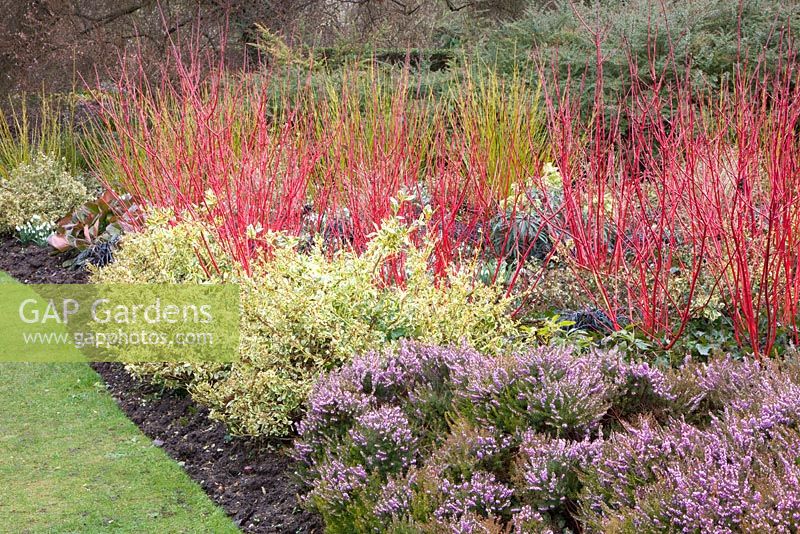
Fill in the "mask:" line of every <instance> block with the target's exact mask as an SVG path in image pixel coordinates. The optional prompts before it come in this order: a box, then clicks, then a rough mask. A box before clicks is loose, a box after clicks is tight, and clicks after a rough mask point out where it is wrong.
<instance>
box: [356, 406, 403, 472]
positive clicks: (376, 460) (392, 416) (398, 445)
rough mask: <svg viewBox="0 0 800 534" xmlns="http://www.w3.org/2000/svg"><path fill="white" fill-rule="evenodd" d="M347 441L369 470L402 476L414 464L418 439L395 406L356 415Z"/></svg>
mask: <svg viewBox="0 0 800 534" xmlns="http://www.w3.org/2000/svg"><path fill="white" fill-rule="evenodd" d="M350 439H351V440H352V441H353V445H354V446H355V448H356V450H357V451H358V452H357V455H358V457H359V459H360V460H361V462H362V463H363V465H364V466H365V467H366V468H367V469H368V470H370V471H380V472H382V473H401V472H403V471H404V470H406V469H408V468H409V467H411V466H413V465H415V464H416V454H417V443H416V441H417V440H416V437H415V436H414V434H413V433H412V431H411V428H410V425H409V422H408V419H407V418H406V416H405V415H404V414H403V411H402V410H400V408H398V407H397V406H383V407H381V408H378V409H376V410H373V411H371V412H367V413H365V414H363V415H361V416H359V417H358V418H357V419H356V422H355V426H353V428H351V429H350Z"/></svg>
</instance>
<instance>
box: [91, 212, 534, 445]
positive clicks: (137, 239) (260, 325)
mask: <svg viewBox="0 0 800 534" xmlns="http://www.w3.org/2000/svg"><path fill="white" fill-rule="evenodd" d="M173 219H174V217H173V214H172V213H171V212H169V211H163V210H162V211H155V212H153V213H151V214H150V215H149V217H148V223H147V226H146V228H145V230H144V231H142V232H136V233H132V234H126V235H125V236H124V238H123V241H122V246H121V248H120V251H119V252H118V253H117V255H116V261H115V262H114V263H112V264H110V265H109V266H107V267H105V268H102V269H96V268H93V269H92V270H93V273H94V274H93V281H95V282H140V283H145V282H147V283H182V282H194V283H203V282H231V283H238V284H239V285H240V288H241V295H242V318H241V324H240V328H241V333H240V335H241V337H240V339H241V345H240V357H239V359H238V360H237V361H236V362H235V363H234V364H231V365H223V364H218V365H200V366H198V365H189V364H146V365H141V364H137V365H131V366H129V367H130V369H131V370H132V371H134V372H135V373H138V374H143V375H150V376H152V377H153V378H155V379H157V380H159V381H162V382H166V383H167V384H169V385H172V386H180V387H185V388H187V389H188V390H189V391H190V392H191V394H192V395H193V397H194V398H195V399H196V400H198V401H199V402H200V403H202V404H205V405H207V406H209V407H210V409H211V414H212V416H213V417H215V418H217V419H220V420H222V421H224V422H225V423H226V424H227V425H228V426H229V428H230V430H231V431H232V432H233V433H236V434H247V435H254V436H285V435H286V434H288V433H289V432H290V430H291V428H292V425H293V422H294V421H295V420H296V419H297V418H298V417H299V416H300V415H301V410H302V404H303V402H304V400H305V398H306V395H307V393H308V391H309V390H310V388H311V386H312V384H313V383H314V381H315V380H316V379H317V377H318V376H319V375H320V373H323V372H327V371H330V370H333V369H336V368H338V367H340V366H341V365H342V364H344V363H346V362H348V361H349V360H350V358H351V356H352V355H353V354H355V353H358V352H363V351H367V350H371V349H377V348H379V347H386V346H392V345H394V344H396V343H397V342H398V341H399V340H401V339H408V338H410V339H419V340H423V341H426V342H429V343H441V344H450V343H462V342H464V343H468V344H470V345H472V346H476V347H479V348H480V349H481V350H484V351H487V352H497V351H500V350H501V349H503V348H504V347H506V346H509V345H510V344H512V343H514V342H516V341H517V339H516V336H517V335H518V334H519V332H518V331H517V327H516V324H515V322H514V320H513V319H512V318H511V317H510V315H509V314H508V308H509V301H508V299H507V298H506V297H504V295H503V292H502V289H501V288H499V287H498V286H487V285H483V284H475V283H474V281H473V279H472V276H471V274H470V271H466V270H465V271H451V272H450V274H449V276H448V277H447V279H446V280H444V281H440V282H439V283H438V284H437V283H435V282H434V279H433V275H432V274H431V273H430V271H429V269H428V261H429V258H430V254H431V248H430V246H425V245H423V246H417V245H414V244H413V240H412V239H411V233H412V232H413V231H414V228H415V227H414V225H407V224H404V223H402V222H401V221H400V220H399V219H390V220H389V221H386V223H385V224H384V225H383V227H381V229H379V230H378V231H377V232H376V233H375V234H374V236H373V238H372V239H371V241H370V244H369V246H368V248H367V250H366V251H365V252H364V253H363V254H356V253H354V252H352V251H349V250H345V249H342V250H338V251H336V252H328V251H326V250H324V249H323V248H322V246H321V245H317V246H311V247H309V246H308V244H307V241H303V240H300V239H298V238H292V237H289V236H286V235H285V234H278V233H269V232H263V233H260V234H259V238H261V239H265V240H269V244H268V248H269V250H270V251H271V253H270V255H269V256H268V257H265V258H264V259H263V261H261V262H259V263H258V264H257V265H254V266H253V273H252V275H246V274H245V273H243V272H241V269H237V268H236V267H234V266H233V265H232V264H231V263H227V262H224V260H223V258H226V257H227V256H226V255H225V254H224V252H223V251H221V250H220V247H219V245H218V243H217V242H216V241H215V239H214V237H213V236H214V234H213V233H212V232H210V231H208V230H207V229H206V227H205V226H204V225H203V224H201V223H198V222H192V221H187V220H184V221H182V222H177V221H175V220H173ZM397 270H401V271H402V273H403V275H402V278H403V283H402V284H395V283H388V282H386V281H384V280H383V278H384V274H386V273H390V272H397ZM387 278H389V277H387ZM364 424H366V425H367V427H365V428H364V429H363V431H364V432H365V433H366V434H365V435H364V438H363V439H364V440H365V441H364V446H365V447H368V448H369V447H372V446H373V445H370V443H372V442H371V441H370V440H371V439H372V438H371V437H369V436H371V435H372V434H370V433H369V431H368V423H367V422H365V423H364ZM367 434H369V436H367ZM375 446H377V445H375ZM387 454H389V453H388V452H387Z"/></svg>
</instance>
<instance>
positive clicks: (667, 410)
mask: <svg viewBox="0 0 800 534" xmlns="http://www.w3.org/2000/svg"><path fill="white" fill-rule="evenodd" d="M797 378H798V372H797V367H796V366H795V365H794V364H791V363H770V362H764V363H754V362H740V361H735V360H732V359H730V358H724V359H723V358H719V359H715V360H713V361H711V362H708V363H706V364H697V363H694V362H692V361H687V362H686V363H685V365H684V366H682V367H680V368H677V369H674V370H668V371H662V370H661V369H659V368H658V367H655V366H652V365H648V364H646V363H638V362H630V361H626V359H625V358H623V357H622V355H621V353H618V352H615V351H599V350H595V351H590V352H583V353H578V352H573V351H570V350H568V349H564V348H558V347H552V348H547V347H545V348H538V349H533V350H531V351H529V352H527V353H521V354H517V355H513V356H507V355H501V356H487V355H481V354H480V353H479V352H477V351H475V350H473V349H470V348H468V347H461V348H457V347H455V348H443V347H437V346H425V345H421V344H419V343H412V342H407V343H403V344H401V345H400V346H399V347H398V348H396V349H394V350H391V351H386V352H383V353H372V354H366V355H364V356H361V357H357V358H355V359H354V360H353V361H352V362H350V363H349V364H347V365H345V366H344V367H343V368H342V369H340V370H338V371H335V372H332V373H330V374H328V375H326V376H324V377H322V378H321V379H320V380H319V381H318V382H317V383H316V385H315V386H314V388H313V390H312V392H311V394H310V395H309V399H308V404H307V413H306V416H305V418H304V419H303V421H302V422H301V423H300V425H299V427H298V430H299V438H298V440H297V442H296V444H295V456H296V458H297V459H298V461H299V463H298V466H299V470H298V472H299V474H300V475H301V477H302V478H303V479H304V480H305V482H306V483H307V484H308V485H309V492H308V494H307V500H306V502H307V504H308V505H309V506H311V507H312V508H313V509H315V510H317V511H319V512H320V513H321V515H322V517H323V519H324V521H325V525H326V528H327V529H328V530H330V531H331V532H352V531H365V530H370V531H388V532H409V531H415V532H418V531H436V532H441V531H451V532H461V531H471V532H500V531H503V529H511V528H514V529H516V531H519V532H548V531H551V532H577V531H581V530H582V531H591V532H643V531H644V532H662V531H663V532H674V531H685V532H712V531H715V532H717V531H718V532H723V531H724V532H753V531H769V532H773V531H776V532H793V531H794V530H793V529H794V528H796V526H797V521H798V519H800V508H798V506H800V486H798V484H797V480H798V479H797V475H798V474H800V473H798V470H800V468H798V463H797V461H796V460H797V458H798V457H800V456H799V455H800V448H798V446H800V427H798V422H799V421H800V401H798V399H800V395H798V392H800V385H798V382H797ZM745 380H747V381H748V386H747V387H743V386H742V382H743V381H745ZM579 386H580V387H579ZM736 388H739V389H740V391H741V394H739V395H734V394H732V392H733V390H734V389H736ZM567 402H569V403H572V404H577V405H579V406H577V407H574V408H572V409H571V410H569V411H565V408H564V404H565V403H567ZM434 420H438V421H436V422H434Z"/></svg>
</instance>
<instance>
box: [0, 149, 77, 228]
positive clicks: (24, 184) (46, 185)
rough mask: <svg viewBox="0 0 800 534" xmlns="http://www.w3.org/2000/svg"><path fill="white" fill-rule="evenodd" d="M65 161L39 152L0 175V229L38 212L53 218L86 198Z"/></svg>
mask: <svg viewBox="0 0 800 534" xmlns="http://www.w3.org/2000/svg"><path fill="white" fill-rule="evenodd" d="M65 165H66V163H65V162H64V161H63V160H57V159H55V158H53V157H51V156H49V155H47V154H43V153H40V154H38V155H36V156H34V157H33V158H32V160H31V161H30V162H27V163H21V164H20V165H18V166H17V167H15V168H14V169H13V170H12V171H11V172H10V173H9V174H8V176H0V232H8V231H13V230H14V229H15V228H16V227H17V226H21V225H23V224H25V223H26V222H28V221H29V220H30V219H31V218H32V217H34V216H39V217H40V218H41V219H42V220H44V221H48V222H53V221H56V220H58V219H60V218H61V217H63V216H64V215H66V214H67V213H69V212H70V211H72V210H73V209H74V208H75V206H77V205H78V204H80V203H81V202H84V201H85V200H86V199H87V198H88V192H87V190H86V185H85V183H84V182H83V180H82V179H80V178H76V177H74V176H72V175H70V174H69V173H68V172H67V170H66V169H65Z"/></svg>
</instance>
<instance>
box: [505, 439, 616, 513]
mask: <svg viewBox="0 0 800 534" xmlns="http://www.w3.org/2000/svg"><path fill="white" fill-rule="evenodd" d="M601 446H602V440H594V441H591V440H590V439H589V438H588V436H587V437H586V438H585V439H583V440H582V441H570V440H565V439H558V438H551V437H548V436H546V435H543V434H537V433H535V432H531V431H528V432H526V433H525V434H524V436H523V438H522V445H521V446H520V457H521V462H520V464H521V465H520V471H521V478H522V480H523V485H522V490H523V492H521V495H520V496H521V498H523V499H524V500H525V502H526V503H528V504H531V505H534V506H535V507H536V509H537V510H538V511H545V510H551V509H554V508H558V507H561V506H563V505H564V504H565V502H566V500H567V499H574V498H576V497H577V496H578V492H579V491H580V488H581V484H580V481H579V479H578V472H579V470H582V469H584V468H586V467H587V466H588V465H589V464H590V463H591V462H592V461H593V460H594V458H595V457H596V456H598V454H599V452H600V449H601Z"/></svg>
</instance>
